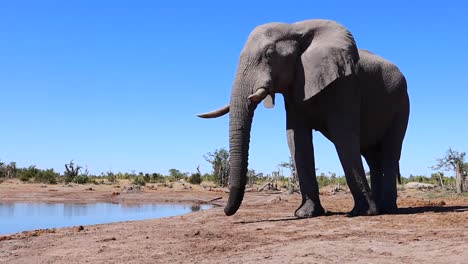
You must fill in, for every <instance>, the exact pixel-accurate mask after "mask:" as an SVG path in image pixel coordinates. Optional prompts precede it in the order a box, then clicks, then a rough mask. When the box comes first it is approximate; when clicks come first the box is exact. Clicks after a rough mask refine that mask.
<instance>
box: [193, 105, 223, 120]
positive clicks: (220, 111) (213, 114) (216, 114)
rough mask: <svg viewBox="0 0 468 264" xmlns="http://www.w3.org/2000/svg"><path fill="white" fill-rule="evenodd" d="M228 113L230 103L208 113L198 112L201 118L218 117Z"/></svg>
mask: <svg viewBox="0 0 468 264" xmlns="http://www.w3.org/2000/svg"><path fill="white" fill-rule="evenodd" d="M227 113H229V104H227V105H226V106H224V107H222V108H220V109H217V110H214V111H211V112H208V113H203V114H198V115H197V116H198V117H201V118H216V117H220V116H223V115H225V114H227Z"/></svg>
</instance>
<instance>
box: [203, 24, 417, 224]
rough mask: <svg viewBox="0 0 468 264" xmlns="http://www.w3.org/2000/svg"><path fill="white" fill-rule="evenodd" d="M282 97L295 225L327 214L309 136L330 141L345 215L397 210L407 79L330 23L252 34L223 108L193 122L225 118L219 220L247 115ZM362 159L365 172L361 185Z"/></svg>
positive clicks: (235, 184)
mask: <svg viewBox="0 0 468 264" xmlns="http://www.w3.org/2000/svg"><path fill="white" fill-rule="evenodd" d="M275 93H281V94H282V95H283V97H284V101H285V107H286V128H287V139H288V145H289V148H290V151H291V156H292V157H293V160H294V163H295V166H296V168H297V174H298V177H299V185H300V190H301V194H302V204H301V205H300V207H299V208H298V209H297V210H296V212H295V215H296V216H297V217H313V216H319V215H323V214H324V213H325V211H324V209H323V207H322V205H321V203H320V199H319V189H318V184H317V180H316V175H315V162H314V150H313V144H312V130H313V129H314V130H317V131H320V132H321V133H322V134H323V135H324V136H325V137H327V138H328V139H329V140H330V141H331V142H333V143H334V145H335V148H336V151H337V153H338V156H339V159H340V162H341V164H342V166H343V170H344V172H345V175H346V181H347V183H348V186H349V187H350V190H351V192H352V195H353V198H354V203H355V205H354V208H353V210H352V211H351V212H350V215H374V214H378V213H392V212H395V211H396V210H397V204H396V200H397V190H396V180H397V178H398V176H399V160H400V153H401V147H402V143H403V138H404V135H405V132H406V127H407V123H408V116H409V99H408V94H407V91H406V80H405V78H404V76H403V75H402V73H401V72H400V71H399V70H398V68H397V67H396V66H395V65H393V64H392V63H390V62H388V61H386V60H384V59H383V58H381V57H378V56H376V55H374V54H372V53H370V52H367V51H364V50H359V51H358V49H357V47H356V44H355V42H354V38H353V36H352V35H351V33H350V32H349V31H348V30H346V29H345V28H344V27H343V26H341V25H340V24H338V23H336V22H334V21H328V20H308V21H303V22H298V23H295V24H283V23H270V24H265V25H262V26H259V27H257V28H256V29H255V30H254V31H253V32H252V33H251V35H250V37H249V39H248V40H247V43H246V44H245V47H244V49H243V50H242V53H241V55H240V60H239V65H238V70H237V74H236V77H235V81H234V84H233V87H232V94H231V101H230V103H229V105H227V106H226V107H224V108H222V109H220V110H216V111H213V112H210V113H207V114H201V115H199V116H200V117H205V118H212V117H218V116H221V115H223V114H225V113H227V112H229V114H230V116H229V117H230V118H229V126H230V127H229V140H230V142H229V143H230V145H229V147H230V166H231V172H230V173H231V175H230V179H231V184H230V195H229V200H228V203H227V206H226V208H225V210H224V211H225V213H226V215H233V214H234V213H236V211H237V210H238V208H239V206H240V205H241V202H242V199H243V196H244V190H245V184H246V179H247V177H246V173H247V167H248V150H249V141H250V129H251V124H252V119H253V115H254V110H255V109H256V107H257V105H258V103H259V102H260V101H262V100H264V102H265V104H266V105H268V106H271V105H272V104H273V103H274V95H275ZM361 155H363V156H364V157H365V159H366V161H367V163H368V165H369V167H370V173H371V187H372V192H371V189H370V188H369V185H368V183H367V180H366V177H365V173H364V169H363V164H362V161H361Z"/></svg>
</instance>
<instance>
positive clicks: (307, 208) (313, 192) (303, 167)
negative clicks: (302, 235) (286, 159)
mask: <svg viewBox="0 0 468 264" xmlns="http://www.w3.org/2000/svg"><path fill="white" fill-rule="evenodd" d="M287 136H288V145H289V150H290V151H291V157H292V158H293V161H294V166H295V167H296V173H297V176H298V178H299V186H300V189H301V195H302V204H301V206H300V207H299V208H298V209H297V210H296V212H295V213H294V215H295V216H297V217H301V218H305V217H313V216H319V215H323V214H325V210H324V209H323V207H322V205H321V203H320V198H319V189H318V183H317V178H316V175H315V161H314V149H313V145H312V130H311V129H308V128H306V127H302V126H300V125H297V124H293V123H292V122H291V120H288V129H287Z"/></svg>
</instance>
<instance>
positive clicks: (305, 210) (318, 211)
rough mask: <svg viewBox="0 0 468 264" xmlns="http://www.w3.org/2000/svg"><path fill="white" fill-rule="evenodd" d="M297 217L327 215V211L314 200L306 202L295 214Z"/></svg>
mask: <svg viewBox="0 0 468 264" xmlns="http://www.w3.org/2000/svg"><path fill="white" fill-rule="evenodd" d="M294 215H295V216H296V217H299V218H308V217H315V216H321V215H325V210H324V209H323V207H322V205H321V204H320V203H318V204H316V203H314V202H313V201H312V200H306V201H305V202H303V203H302V205H301V206H300V207H299V208H298V209H297V210H296V212H295V213H294Z"/></svg>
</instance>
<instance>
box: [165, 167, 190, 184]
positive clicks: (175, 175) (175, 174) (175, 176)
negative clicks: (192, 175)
mask: <svg viewBox="0 0 468 264" xmlns="http://www.w3.org/2000/svg"><path fill="white" fill-rule="evenodd" d="M169 177H170V180H172V181H178V180H181V179H186V178H187V173H183V172H181V171H179V170H177V169H170V170H169Z"/></svg>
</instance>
